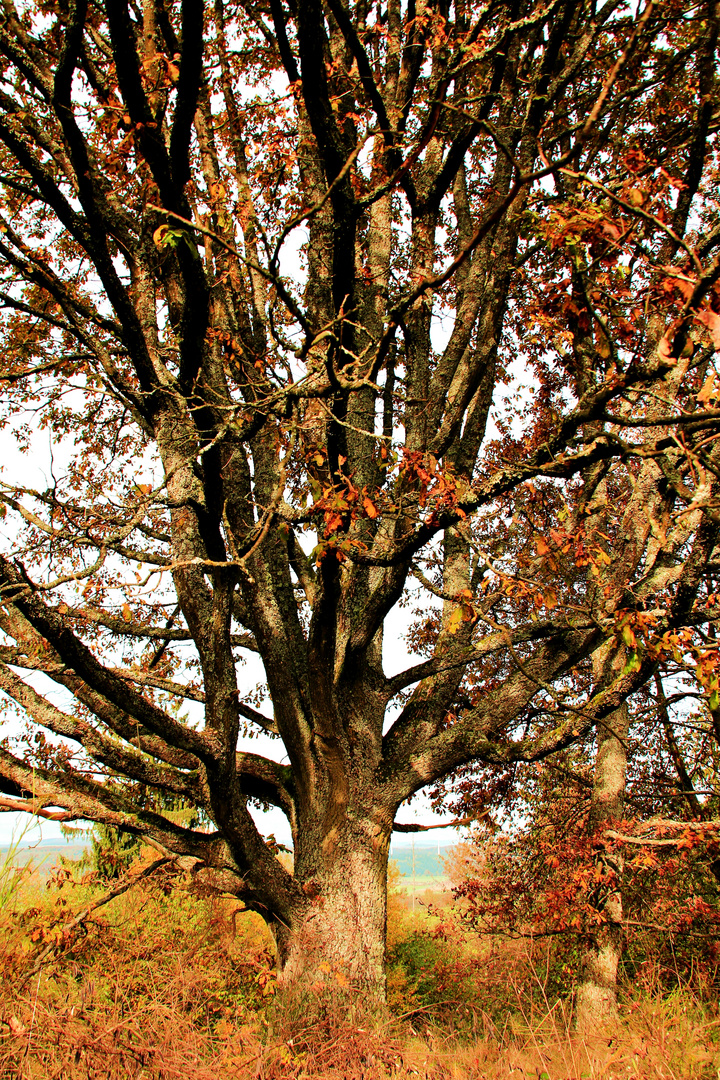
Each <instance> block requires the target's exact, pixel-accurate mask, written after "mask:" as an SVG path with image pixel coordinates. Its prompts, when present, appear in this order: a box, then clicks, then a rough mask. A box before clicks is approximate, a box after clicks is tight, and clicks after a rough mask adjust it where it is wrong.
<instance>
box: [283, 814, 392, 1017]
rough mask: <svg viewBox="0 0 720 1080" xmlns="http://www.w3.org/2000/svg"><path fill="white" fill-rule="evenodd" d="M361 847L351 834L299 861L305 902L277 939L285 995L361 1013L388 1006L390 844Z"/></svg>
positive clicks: (380, 841)
mask: <svg viewBox="0 0 720 1080" xmlns="http://www.w3.org/2000/svg"><path fill="white" fill-rule="evenodd" d="M362 840H363V841H364V842H362V843H359V842H358V841H359V838H358V836H357V834H356V833H352V832H351V830H350V829H348V830H346V831H345V833H344V835H342V836H341V837H340V838H339V839H338V840H337V842H336V843H334V844H333V845H332V847H331V846H330V845H328V844H326V845H325V846H324V847H325V850H323V845H319V848H318V849H316V850H315V851H311V852H309V853H305V852H301V853H299V856H298V858H297V861H296V873H297V874H298V877H299V879H300V880H301V881H302V891H303V894H304V895H305V897H306V901H305V902H303V903H301V904H299V905H298V906H297V908H296V910H295V911H294V912H293V916H292V918H291V922H290V925H289V926H286V927H281V928H280V930H279V932H278V933H277V934H276V940H277V943H278V959H279V961H280V967H281V974H280V980H279V982H280V987H281V991H282V992H283V993H285V994H287V995H289V996H291V997H292V998H300V999H302V998H305V997H306V996H308V997H311V998H313V999H314V998H316V997H317V995H318V993H321V994H322V997H323V1000H325V1001H328V1002H332V1001H333V1000H334V999H344V1000H346V1001H347V1000H352V1001H354V1002H356V1003H357V1005H358V1006H359V1008H360V1010H361V1011H362V1010H368V1009H369V1010H371V1011H372V1010H373V1009H375V1008H378V1007H381V1006H382V1005H383V1004H384V1002H385V942H386V920H387V865H388V848H389V843H388V840H387V838H386V837H384V836H382V837H377V838H375V839H374V840H373V838H368V837H367V835H364V836H363V838H362ZM303 864H305V865H303ZM308 864H309V865H310V867H311V871H310V872H308Z"/></svg>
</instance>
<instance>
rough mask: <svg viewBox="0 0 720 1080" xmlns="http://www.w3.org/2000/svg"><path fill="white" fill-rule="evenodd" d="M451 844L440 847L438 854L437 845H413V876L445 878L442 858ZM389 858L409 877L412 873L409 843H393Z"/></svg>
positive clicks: (411, 851)
mask: <svg viewBox="0 0 720 1080" xmlns="http://www.w3.org/2000/svg"><path fill="white" fill-rule="evenodd" d="M451 847H452V845H450V846H448V847H441V848H440V852H439V854H438V849H437V847H420V846H419V845H416V846H415V877H416V878H438V880H445V877H446V874H445V867H444V866H443V861H442V860H443V858H444V857H445V856H446V855H448V853H449V852H450V850H451ZM390 859H391V861H392V862H394V863H396V864H397V867H398V870H399V871H400V873H401V874H404V875H405V877H408V878H411V877H412V875H413V849H412V846H411V845H409V844H408V845H407V846H405V845H402V846H400V845H399V844H398V845H397V846H396V845H395V844H393V846H392V851H391V852H390Z"/></svg>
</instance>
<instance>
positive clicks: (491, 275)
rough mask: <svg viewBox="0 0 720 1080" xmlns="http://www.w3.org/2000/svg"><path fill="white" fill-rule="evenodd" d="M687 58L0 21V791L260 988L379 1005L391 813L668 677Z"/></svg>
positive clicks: (349, 21) (517, 18)
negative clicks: (43, 446) (116, 847)
mask: <svg viewBox="0 0 720 1080" xmlns="http://www.w3.org/2000/svg"><path fill="white" fill-rule="evenodd" d="M716 33H717V11H716V9H715V7H714V6H713V5H712V4H709V3H706V4H698V5H697V6H694V7H692V8H690V9H688V8H687V5H686V4H680V3H678V2H674V0H673V2H666V3H665V2H660V3H656V4H652V3H649V4H648V5H647V6H645V7H643V8H642V9H641V10H637V11H636V10H635V8H633V7H627V6H623V5H622V4H618V3H607V4H604V5H602V6H600V7H597V6H596V5H595V4H594V3H592V2H589V0H588V2H584V0H554V2H551V3H549V4H546V3H544V2H538V3H535V2H527V3H526V2H520V3H514V2H513V3H506V2H504V0H498V2H490V3H488V4H487V5H485V6H482V7H480V8H478V9H475V8H473V7H472V6H470V5H465V4H464V3H462V2H460V0H457V2H456V3H454V4H453V5H449V4H445V3H443V2H430V3H425V2H422V0H421V2H420V3H418V2H417V0H412V2H409V3H402V2H400V0H389V2H388V3H387V4H385V3H378V4H374V5H373V4H366V3H364V2H358V3H353V4H346V3H343V2H342V0H328V2H327V3H326V4H324V5H323V4H321V3H319V2H317V0H294V2H292V3H290V4H289V5H287V6H285V5H284V4H283V3H282V0H271V2H270V3H269V5H266V6H265V5H260V4H258V5H255V4H253V3H245V4H236V3H232V2H229V0H228V2H226V0H215V2H214V3H213V4H212V5H207V6H206V7H204V6H203V4H202V2H201V0H182V2H178V3H174V2H171V0H145V3H144V4H143V6H142V7H139V6H138V5H136V4H134V3H133V4H130V3H128V2H127V0H106V2H97V3H89V2H87V0H78V2H77V3H73V4H71V5H69V6H65V5H64V4H59V3H55V2H54V0H50V2H49V3H45V4H43V5H42V7H41V6H39V5H37V6H33V5H32V4H27V5H24V6H22V7H17V8H16V7H14V6H13V4H12V2H11V0H7V3H6V4H5V5H4V7H3V14H2V29H1V30H0V53H1V54H2V58H3V71H2V84H1V85H0V94H1V96H2V107H3V115H2V117H1V118H0V180H1V181H2V185H3V202H2V222H1V224H0V228H1V229H2V234H1V236H0V265H1V267H2V270H1V273H2V284H1V286H0V296H1V298H2V305H3V318H2V335H3V344H4V348H3V367H2V375H1V378H2V380H3V386H4V388H5V393H4V398H3V407H4V416H5V420H4V422H5V423H6V425H7V424H11V425H12V426H13V428H14V430H15V431H16V434H17V438H18V439H19V440H20V444H21V446H24V447H25V448H26V449H27V450H28V451H30V450H31V449H32V447H33V445H34V440H35V439H36V433H37V431H38V430H45V429H46V430H49V431H50V432H51V433H52V438H53V440H54V445H55V446H56V447H57V451H56V454H55V461H54V465H53V467H52V470H51V473H52V475H51V477H49V479H48V483H47V486H46V487H45V488H43V489H42V490H40V489H36V488H32V487H31V486H29V485H28V484H27V482H25V483H24V482H23V480H24V478H23V477H22V476H19V477H12V476H10V475H8V476H6V479H5V480H4V482H3V487H2V500H3V505H4V508H5V511H6V515H7V516H6V519H5V533H6V539H5V542H4V543H5V554H4V556H3V559H2V562H1V563H0V584H1V587H2V602H3V607H2V621H1V624H0V625H1V626H2V631H3V634H4V640H3V643H2V651H1V654H0V661H2V663H1V665H0V688H2V690H3V692H4V694H5V695H6V699H7V702H8V706H7V707H8V709H9V712H10V715H11V716H16V715H21V716H24V717H25V718H26V719H27V721H28V723H27V724H26V725H25V726H22V725H18V724H17V723H15V726H14V727H13V726H11V727H10V728H9V730H8V733H7V736H6V738H5V741H4V743H3V745H2V749H1V751H0V774H1V775H2V777H3V781H2V783H3V790H4V792H5V795H4V796H3V802H2V804H3V807H4V808H6V809H18V808H23V809H27V810H29V811H32V812H35V813H40V814H46V815H50V814H52V815H56V816H60V817H62V818H63V819H65V820H78V819H87V820H91V821H96V822H100V823H102V824H104V825H110V826H117V827H120V828H122V829H124V830H126V831H128V832H130V833H134V834H135V835H137V836H139V837H142V838H144V839H145V840H147V841H149V842H151V843H152V844H154V845H156V846H159V847H160V848H161V849H162V850H163V851H165V852H167V853H168V857H169V858H170V857H172V858H176V859H179V860H180V861H181V863H182V865H183V866H184V867H185V868H186V869H188V870H189V871H191V872H192V873H193V874H194V876H195V879H196V880H197V881H198V882H199V883H202V884H203V886H204V887H210V888H218V889H221V890H223V891H225V892H230V893H232V894H234V895H237V896H240V897H242V898H243V899H244V900H245V901H246V903H247V904H248V906H250V907H252V908H254V909H256V910H257V911H259V912H261V913H262V915H263V916H264V917H265V918H266V920H267V921H268V923H269V924H270V925H271V927H272V928H273V929H274V932H275V934H276V938H277V941H278V949H279V956H280V960H281V964H282V966H283V981H284V984H285V985H286V986H287V987H289V988H297V987H300V988H302V987H303V986H307V985H315V984H316V983H318V982H323V981H326V982H327V981H333V982H334V983H335V985H336V987H337V986H340V987H345V986H349V985H351V986H353V987H354V988H355V989H361V990H362V991H363V995H364V996H363V1000H364V1001H366V1002H368V1003H370V1002H373V1001H375V1002H377V1001H381V1000H382V998H383V993H384V974H383V957H384V934H385V906H386V873H387V855H388V846H389V839H390V835H391V831H392V829H393V824H394V821H395V816H396V814H397V812H398V809H399V807H400V806H401V805H402V803H403V802H404V801H405V800H406V799H408V798H409V797H410V796H412V795H413V794H414V793H415V792H417V791H419V790H421V789H422V788H424V787H426V786H427V785H430V784H433V783H437V782H438V781H440V780H441V779H442V778H443V777H446V776H449V775H451V774H452V773H453V772H454V771H455V770H457V769H458V768H461V767H463V766H466V765H467V764H468V763H470V762H478V761H480V762H484V763H486V764H488V765H493V766H497V767H499V768H505V767H508V766H511V765H512V764H513V763H515V762H534V761H540V760H542V759H545V758H548V757H549V756H550V755H552V754H554V753H556V752H558V751H561V750H563V748H566V747H568V746H570V745H571V744H573V743H574V742H575V741H578V740H579V741H582V740H584V739H587V737H588V735H589V733H590V732H592V731H593V730H594V729H595V726H596V725H600V729H599V730H601V731H604V730H606V727H607V726H608V725H611V724H612V723H613V721H612V719H611V718H612V717H613V716H616V715H617V713H618V710H622V709H623V707H624V706H623V703H624V702H625V701H626V699H628V697H629V696H630V695H633V694H635V693H636V692H638V691H640V690H641V689H642V688H643V687H644V686H646V685H647V682H648V679H650V678H652V676H653V674H654V673H655V671H656V670H657V669H658V667H659V665H661V664H662V662H663V658H664V657H665V656H666V655H668V654H669V653H671V652H672V650H673V648H675V647H676V646H677V642H678V641H680V640H681V641H682V642H683V643H684V647H685V649H686V652H688V655H692V656H696V655H697V656H699V655H700V654H699V653H693V652H692V650H693V649H696V650H697V649H699V648H700V646H699V645H697V644H696V643H697V641H699V640H701V638H702V635H703V634H705V633H706V632H707V628H708V627H709V626H711V625H713V624H714V620H715V618H716V610H717V608H716V603H715V600H716V597H715V592H714V589H713V588H712V587H711V582H710V579H711V577H712V565H713V564H712V559H713V551H714V549H715V544H716V534H717V528H718V519H717V510H716V505H717V492H716V488H717V467H718V465H717V460H716V459H717V453H718V452H717V449H716V437H717V434H718V429H719V424H718V421H719V420H720V410H718V409H717V407H716V404H717V399H718V396H720V384H718V383H717V382H716V377H715V370H714V367H713V354H714V349H715V347H716V346H717V345H718V344H719V343H720V331H719V324H720V315H718V313H717V312H718V308H719V307H720V292H718V286H717V281H718V276H719V275H720V261H719V260H718V257H717V247H718V242H719V241H720V229H719V228H718V214H717V201H716V190H717V189H716V179H717V177H716V160H715V138H716V134H715V133H716V126H717V117H716V114H715V112H714V108H715V106H714V102H715V100H716V95H714V93H713V88H714V85H715V49H716ZM404 601H407V602H410V603H416V604H418V605H419V607H420V611H421V614H420V617H419V619H418V620H417V621H416V624H415V626H414V628H413V631H412V633H411V635H410V637H411V642H412V644H413V647H414V648H415V649H416V651H417V652H419V653H420V659H419V661H418V662H417V663H414V664H413V665H412V666H410V667H409V668H408V669H406V670H404V671H400V672H396V673H389V672H387V671H386V670H385V668H384V666H383V658H382V654H383V634H384V626H385V623H386V620H387V618H388V616H389V615H390V613H391V612H393V610H394V609H395V608H396V607H397V605H398V604H399V603H402V602H404ZM244 651H249V652H251V653H254V654H256V656H257V657H258V658H259V660H260V661H261V663H262V667H263V671H264V683H263V685H262V687H261V688H260V690H259V691H258V693H257V694H255V693H253V689H252V687H249V686H247V685H244V684H243V681H242V667H241V657H242V656H243V653H244ZM694 670H696V672H698V673H699V675H700V676H701V677H702V678H701V684H702V687H703V693H706V694H707V695H708V698H709V700H710V701H711V702H713V703H716V700H715V699H716V698H717V675H716V663H715V653H714V652H712V650H711V651H709V652H707V651H705V652H702V657H701V662H697V663H695V667H694ZM263 694H264V695H265V698H264V699H263ZM713 695H714V697H713ZM263 700H265V701H266V702H267V703H269V706H270V707H269V708H264V707H263ZM603 725H605V726H603ZM248 729H249V730H251V731H258V730H259V731H261V732H265V733H267V734H269V735H270V736H272V737H276V738H278V739H280V740H281V745H280V744H278V753H277V755H276V756H277V758H278V759H281V760H280V762H278V761H277V760H275V759H274V758H271V757H268V756H263V755H261V754H259V753H253V752H250V751H248V750H245V749H239V743H238V740H239V737H240V735H241V734H242V732H243V730H248ZM148 791H155V792H157V793H158V797H157V798H154V799H149V798H148V794H147V793H148ZM160 795H162V796H163V797H162V798H161V797H160ZM174 798H177V799H178V800H182V804H183V805H189V804H190V805H193V806H195V807H197V808H198V810H199V811H201V812H202V815H203V820H205V821H207V822H209V825H208V826H207V827H203V828H198V827H193V826H192V825H189V824H187V823H183V822H180V821H178V820H177V819H173V816H172V815H171V814H168V813H166V812H164V811H163V806H164V805H168V803H167V802H166V801H164V799H169V800H170V802H172V799H174ZM257 804H260V805H273V806H277V807H279V808H280V809H281V810H282V811H283V812H284V813H285V814H286V815H287V818H288V821H289V823H290V826H291V829H292V835H293V846H294V869H293V872H292V873H291V872H290V871H288V870H287V869H286V868H284V867H283V866H282V865H281V863H280V862H279V861H278V859H277V858H276V857H275V848H274V845H273V844H272V843H266V841H265V839H264V838H263V836H262V835H261V833H260V832H259V831H258V828H257V826H256V824H255V822H254V820H253V817H252V815H251V813H250V808H251V807H252V806H253V805H257ZM52 808H56V809H52Z"/></svg>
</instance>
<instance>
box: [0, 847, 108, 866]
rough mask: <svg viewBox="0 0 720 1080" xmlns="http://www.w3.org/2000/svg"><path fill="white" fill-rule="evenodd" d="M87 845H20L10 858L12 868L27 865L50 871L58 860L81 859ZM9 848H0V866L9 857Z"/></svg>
mask: <svg viewBox="0 0 720 1080" xmlns="http://www.w3.org/2000/svg"><path fill="white" fill-rule="evenodd" d="M87 848H88V845H87V844H78V843H73V844H65V843H63V842H62V841H58V842H57V843H49V844H35V845H29V846H28V845H21V846H19V847H18V848H16V849H15V851H14V853H13V854H12V856H11V861H12V863H13V865H14V866H27V865H28V864H29V863H34V865H35V866H36V867H37V868H38V869H41V870H44V871H48V872H49V871H50V870H51V869H52V868H53V866H56V865H57V864H58V863H59V862H60V859H61V858H63V859H72V860H76V859H81V858H82V856H83V855H84V854H85V852H86V851H87ZM10 852H11V848H10V847H9V846H8V845H7V844H5V845H3V846H0V866H1V865H2V864H3V863H4V862H5V861H6V860H7V859H8V857H9V856H10Z"/></svg>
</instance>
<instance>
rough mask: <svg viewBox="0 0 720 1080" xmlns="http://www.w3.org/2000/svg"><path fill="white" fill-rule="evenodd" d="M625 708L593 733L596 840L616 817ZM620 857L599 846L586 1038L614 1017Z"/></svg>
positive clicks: (585, 977)
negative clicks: (597, 918)
mask: <svg viewBox="0 0 720 1080" xmlns="http://www.w3.org/2000/svg"><path fill="white" fill-rule="evenodd" d="M628 727H629V717H628V708H627V705H623V706H621V708H619V709H617V710H616V711H615V712H614V713H611V715H610V716H609V717H608V718H607V720H606V721H605V722H604V723H603V724H602V725H601V726H599V727H598V729H597V756H596V759H595V777H594V782H593V793H592V801H591V806H590V820H589V825H590V831H591V833H592V834H594V835H596V836H597V835H599V834H600V832H601V830H603V831H604V830H605V829H607V828H609V827H610V826H611V825H612V824H613V823H614V822H616V821H617V820H618V819H620V818H621V817H622V814H623V805H624V797H625V777H626V772H627V735H628ZM623 861H624V860H623V857H622V855H621V854H620V853H619V852H617V851H608V850H606V849H605V847H602V846H601V847H600V849H599V852H598V855H597V866H598V868H599V870H600V883H599V885H598V896H597V900H596V906H597V909H598V912H599V913H600V914H601V916H602V918H603V922H602V923H601V925H600V926H599V927H598V929H597V930H596V931H595V932H594V933H593V934H591V935H588V937H587V938H586V940H585V955H584V958H583V969H582V976H581V982H580V986H579V987H578V994H577V1005H576V1026H577V1029H578V1031H580V1032H582V1033H591V1032H593V1031H595V1030H597V1028H598V1027H599V1026H602V1025H603V1024H607V1023H609V1022H610V1023H611V1022H612V1021H614V1020H615V1019H616V1017H617V973H618V966H619V964H620V960H621V958H622V950H623V925H622V919H623V908H622V873H623Z"/></svg>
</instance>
